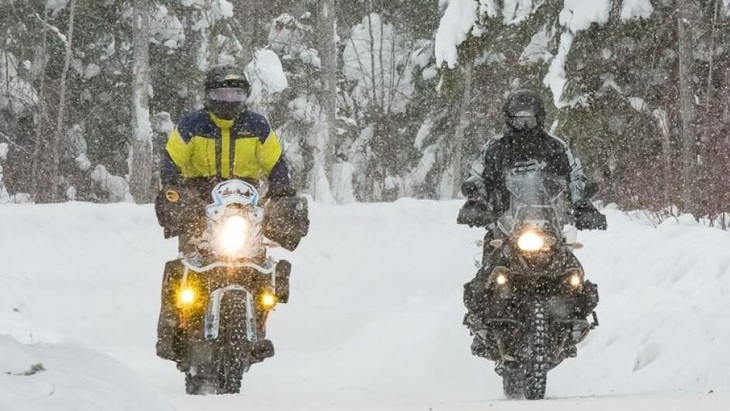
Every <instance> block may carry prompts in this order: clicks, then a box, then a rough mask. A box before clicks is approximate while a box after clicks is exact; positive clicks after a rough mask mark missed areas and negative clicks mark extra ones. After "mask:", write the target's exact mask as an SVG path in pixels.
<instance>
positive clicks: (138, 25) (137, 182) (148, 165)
mask: <svg viewBox="0 0 730 411" xmlns="http://www.w3.org/2000/svg"><path fill="white" fill-rule="evenodd" d="M133 8H134V11H133V17H132V21H133V23H132V24H133V25H134V41H133V43H134V46H133V47H134V85H133V90H132V130H133V132H134V136H133V139H132V150H131V152H130V153H129V155H130V159H129V188H130V191H131V194H132V196H133V197H134V200H135V202H137V203H140V204H143V203H149V202H152V199H153V198H154V192H153V187H152V126H151V124H150V110H149V88H150V78H149V71H150V65H149V63H150V57H149V38H150V21H149V15H150V10H149V1H148V0H135V1H134V4H133Z"/></svg>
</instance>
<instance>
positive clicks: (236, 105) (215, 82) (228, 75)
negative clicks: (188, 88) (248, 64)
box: [205, 65, 251, 120]
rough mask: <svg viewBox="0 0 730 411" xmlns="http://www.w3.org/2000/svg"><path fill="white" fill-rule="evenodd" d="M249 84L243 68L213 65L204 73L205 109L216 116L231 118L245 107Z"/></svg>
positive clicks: (249, 88)
mask: <svg viewBox="0 0 730 411" xmlns="http://www.w3.org/2000/svg"><path fill="white" fill-rule="evenodd" d="M250 93H251V84H250V83H249V82H248V79H247V78H246V73H245V72H244V70H243V68H241V67H237V66H230V65H222V66H215V67H213V68H211V69H210V70H208V72H207V73H206V74H205V109H206V110H208V111H210V112H211V113H213V114H214V115H215V116H216V117H220V118H222V119H226V120H233V119H235V118H236V117H238V115H239V114H240V113H241V112H242V111H243V110H244V109H245V108H246V100H247V99H248V96H249V94H250Z"/></svg>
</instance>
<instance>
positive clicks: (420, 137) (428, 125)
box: [413, 118, 434, 150]
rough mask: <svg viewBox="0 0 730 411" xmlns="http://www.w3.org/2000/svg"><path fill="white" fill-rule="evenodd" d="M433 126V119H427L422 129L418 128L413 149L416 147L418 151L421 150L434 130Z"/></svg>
mask: <svg viewBox="0 0 730 411" xmlns="http://www.w3.org/2000/svg"><path fill="white" fill-rule="evenodd" d="M433 126H434V124H433V119H431V118H427V119H425V120H424V121H423V124H421V127H419V128H418V133H417V134H416V139H415V141H414V142H413V147H415V148H416V150H420V149H421V148H422V147H423V142H424V141H425V140H426V139H427V138H428V137H429V136H430V135H431V130H433Z"/></svg>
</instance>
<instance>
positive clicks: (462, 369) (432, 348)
mask: <svg viewBox="0 0 730 411" xmlns="http://www.w3.org/2000/svg"><path fill="white" fill-rule="evenodd" d="M460 205H461V203H460V202H458V201H448V202H435V201H416V200H411V199H402V200H399V201H397V202H395V203H390V204H350V205H347V206H329V205H321V204H311V219H312V225H311V231H310V234H309V236H308V237H307V238H305V239H304V240H303V242H302V245H301V246H300V248H299V249H298V250H296V251H295V252H294V253H286V257H287V258H288V259H290V260H291V261H292V264H293V272H292V280H291V281H292V297H291V300H290V303H289V304H286V305H282V306H280V307H279V308H278V309H277V310H276V312H274V313H273V315H272V316H271V319H270V322H269V330H268V331H269V332H268V334H269V337H270V338H271V339H272V340H273V341H274V343H275V345H276V349H277V355H276V357H274V358H273V359H269V360H266V361H265V362H264V363H262V364H259V365H256V366H255V367H254V368H253V369H252V371H251V372H250V373H249V374H247V375H246V376H245V377H244V383H243V390H244V393H243V394H242V395H237V396H220V397H189V396H186V395H185V394H184V388H183V376H182V374H180V373H179V372H177V370H176V369H175V366H174V364H172V363H170V362H166V361H163V360H160V359H157V358H156V357H155V354H154V352H155V351H154V345H155V327H156V322H157V310H158V304H159V287H160V282H161V272H162V269H163V266H164V262H165V261H166V260H168V259H172V258H174V256H175V254H176V242H175V240H163V239H162V230H161V229H160V228H159V227H158V226H157V224H156V221H155V216H154V210H153V209H152V207H151V206H137V205H133V204H111V205H91V204H84V203H67V204H56V205H3V206H0V225H1V226H2V227H3V229H2V230H0V250H2V254H1V257H0V267H1V270H0V278H2V280H3V287H0V330H2V333H4V334H6V336H3V337H0V409H3V410H4V409H8V410H23V411H25V410H32V411H50V410H54V411H67V410H68V411H70V410H84V411H86V410H97V409H104V410H111V411H116V410H172V409H176V410H178V411H192V410H217V411H228V410H231V411H232V410H241V409H255V410H260V411H269V410H271V411H273V410H276V411H289V410H291V411H302V410H305V411H306V410H320V411H322V410H324V411H327V410H355V411H359V410H378V411H381V410H391V411H410V410H413V411H416V410H419V411H423V410H429V409H430V410H433V411H477V410H486V409H495V410H505V411H510V410H515V411H517V410H519V411H522V410H526V411H531V410H541V411H572V410H586V409H590V410H595V411H609V410H610V411H614V410H616V409H622V410H625V411H644V410H654V409H656V410H670V409H671V410H680V411H689V410H692V411H694V410H703V411H720V410H725V409H727V404H728V403H730V391H729V390H728V387H730V356H728V354H727V346H728V345H729V344H730V327H728V325H727V320H726V318H725V316H724V313H727V312H728V311H729V310H730V298H728V296H730V255H728V253H727V250H728V248H730V236H728V235H727V232H724V231H721V230H717V229H712V228H706V227H701V226H699V225H697V224H696V223H695V222H694V221H693V220H692V219H687V218H684V217H680V218H679V219H677V220H669V221H666V222H664V223H662V224H659V225H658V226H657V227H656V228H654V227H653V226H652V224H651V223H649V222H648V221H646V219H645V218H644V217H643V216H642V214H641V213H634V214H631V215H629V216H627V215H625V214H623V213H621V212H619V211H616V210H615V209H612V208H609V209H607V210H605V212H606V213H607V216H608V222H609V227H610V229H609V230H608V231H606V232H580V233H579V236H578V240H579V241H580V242H581V243H583V244H584V245H585V247H584V248H583V249H581V250H578V251H577V254H578V257H579V259H580V260H581V261H582V263H583V265H584V267H585V269H586V272H587V273H588V277H589V278H590V279H592V280H593V281H595V282H597V283H598V284H599V289H600V292H601V302H600V304H599V306H598V312H599V316H600V320H601V325H600V327H598V328H597V329H596V330H595V331H594V332H593V333H592V334H591V335H590V336H589V338H588V339H587V341H585V342H584V343H583V344H582V345H581V347H580V348H579V351H578V357H577V358H575V359H570V360H567V361H566V362H565V363H563V364H562V365H561V366H559V367H558V368H557V369H555V370H553V371H551V373H550V374H549V379H548V391H547V395H548V398H549V399H548V400H546V401H538V402H527V401H505V400H503V398H502V395H501V385H500V382H499V379H498V377H496V375H494V374H493V372H492V370H491V368H492V367H491V365H490V364H489V363H487V362H485V361H483V360H480V359H477V358H475V357H472V356H471V354H470V352H469V344H470V339H469V336H468V331H467V330H466V329H465V328H464V327H463V326H462V324H461V320H462V316H463V312H464V310H463V306H462V302H461V295H462V284H463V283H464V282H466V281H467V280H469V279H470V278H471V276H472V275H473V273H474V271H475V268H474V266H473V264H472V263H473V258H474V256H475V255H476V254H478V253H479V248H478V247H477V246H476V245H475V240H477V239H479V238H481V236H482V234H483V232H482V230H479V229H470V228H467V227H462V226H457V225H455V219H456V215H457V212H458V208H459V207H460ZM38 363H41V364H43V367H44V368H45V371H41V372H38V373H37V374H35V375H32V376H18V375H13V374H17V373H23V372H25V371H27V370H29V369H30V367H31V366H32V365H33V364H38ZM5 372H11V374H10V375H8V374H4V373H5ZM50 393H53V394H52V395H49V394H50Z"/></svg>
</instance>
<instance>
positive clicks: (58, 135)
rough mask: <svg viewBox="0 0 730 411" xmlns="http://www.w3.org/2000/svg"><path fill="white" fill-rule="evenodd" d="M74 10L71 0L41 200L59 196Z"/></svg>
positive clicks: (53, 200) (74, 5)
mask: <svg viewBox="0 0 730 411" xmlns="http://www.w3.org/2000/svg"><path fill="white" fill-rule="evenodd" d="M75 12H76V0H71V3H70V4H69V17H68V32H67V34H66V57H65V60H64V63H63V71H62V72H61V83H60V93H59V98H58V115H57V117H56V129H55V131H54V132H53V134H52V140H51V144H50V148H49V153H50V159H51V161H50V167H49V169H48V175H46V176H44V177H45V178H46V179H47V180H48V183H49V186H48V187H49V188H48V190H45V191H44V192H41V193H38V194H39V195H38V200H39V201H41V202H58V201H60V196H59V194H60V193H59V184H58V183H59V175H58V173H59V168H60V167H59V165H60V161H61V159H60V151H61V142H62V139H63V133H64V127H63V123H64V120H65V114H66V78H67V77H68V69H69V67H70V66H71V54H72V51H73V34H74V16H75Z"/></svg>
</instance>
